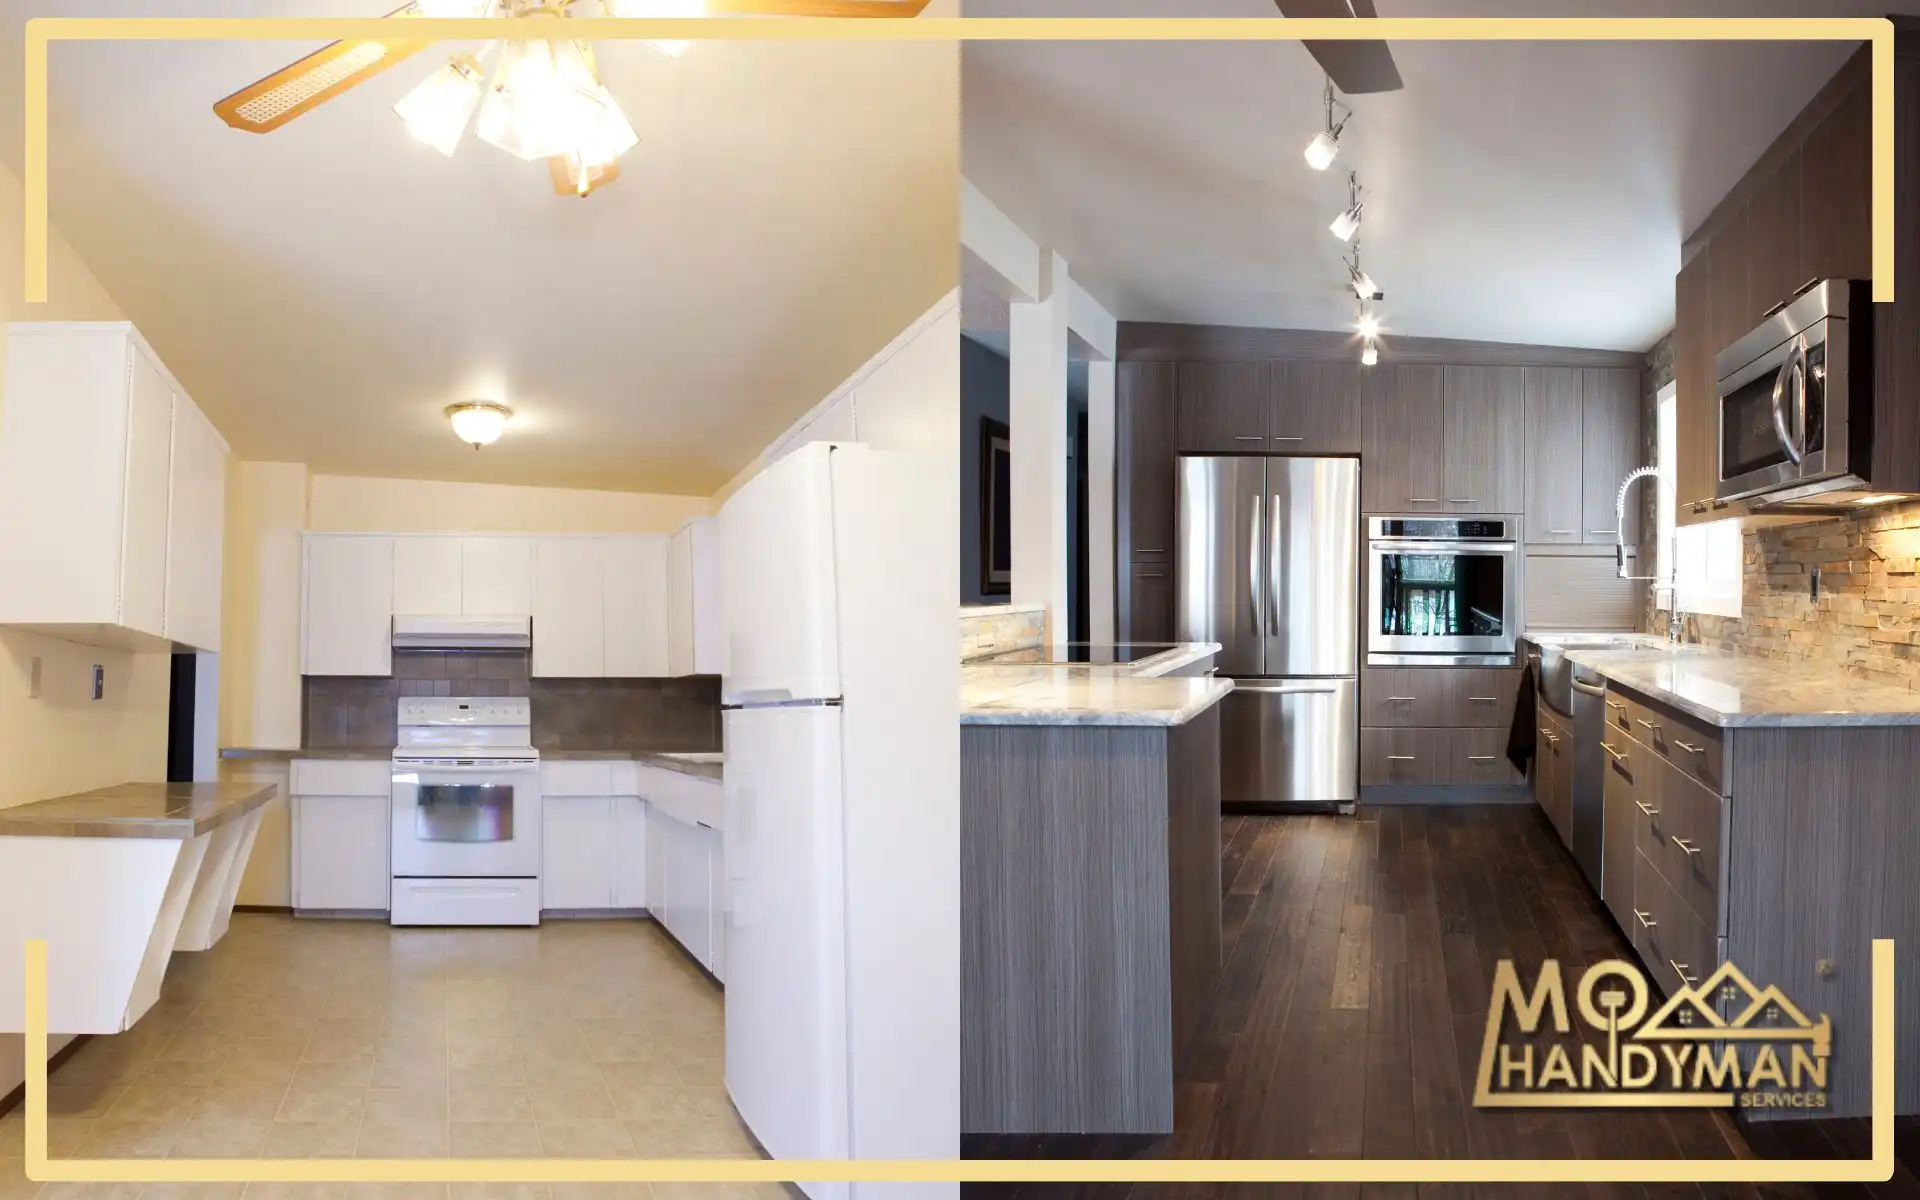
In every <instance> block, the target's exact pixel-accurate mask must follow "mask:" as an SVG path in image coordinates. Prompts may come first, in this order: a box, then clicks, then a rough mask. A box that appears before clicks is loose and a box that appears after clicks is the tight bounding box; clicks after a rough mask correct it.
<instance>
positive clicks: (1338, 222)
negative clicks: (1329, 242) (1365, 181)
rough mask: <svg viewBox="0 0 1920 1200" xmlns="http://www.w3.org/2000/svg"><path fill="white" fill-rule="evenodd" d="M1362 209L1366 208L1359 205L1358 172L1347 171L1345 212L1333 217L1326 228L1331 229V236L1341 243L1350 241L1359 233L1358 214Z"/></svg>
mask: <svg viewBox="0 0 1920 1200" xmlns="http://www.w3.org/2000/svg"><path fill="white" fill-rule="evenodd" d="M1364 207H1366V206H1365V205H1363V204H1361V203H1360V175H1359V172H1357V171H1348V172H1347V207H1346V211H1344V212H1342V213H1341V214H1340V215H1339V216H1337V217H1335V218H1334V219H1333V224H1331V225H1329V226H1327V228H1328V229H1331V230H1332V231H1333V236H1335V237H1337V238H1339V239H1340V240H1341V241H1343V242H1350V241H1352V240H1353V235H1354V234H1356V233H1359V232H1360V213H1361V209H1363V208H1364Z"/></svg>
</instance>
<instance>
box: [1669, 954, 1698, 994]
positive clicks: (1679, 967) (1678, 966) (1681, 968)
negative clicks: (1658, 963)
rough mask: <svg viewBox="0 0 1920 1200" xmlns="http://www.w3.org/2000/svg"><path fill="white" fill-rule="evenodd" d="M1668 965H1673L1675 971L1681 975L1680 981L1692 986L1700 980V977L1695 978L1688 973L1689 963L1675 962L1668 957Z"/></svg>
mask: <svg viewBox="0 0 1920 1200" xmlns="http://www.w3.org/2000/svg"><path fill="white" fill-rule="evenodd" d="M1667 965H1668V966H1670V967H1672V968H1673V973H1674V974H1675V975H1678V976H1679V977H1680V982H1681V983H1684V984H1686V985H1687V986H1688V987H1692V986H1693V985H1694V984H1696V983H1699V982H1700V981H1699V980H1698V979H1695V978H1694V977H1693V976H1691V975H1689V974H1687V964H1685V963H1679V962H1675V961H1673V960H1672V959H1668V960H1667Z"/></svg>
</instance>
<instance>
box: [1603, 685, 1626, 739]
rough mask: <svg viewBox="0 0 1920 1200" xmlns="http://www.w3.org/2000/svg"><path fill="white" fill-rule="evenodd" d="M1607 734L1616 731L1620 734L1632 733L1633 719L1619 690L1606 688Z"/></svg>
mask: <svg viewBox="0 0 1920 1200" xmlns="http://www.w3.org/2000/svg"><path fill="white" fill-rule="evenodd" d="M1606 703H1607V732H1608V733H1609V734H1611V733H1613V732H1614V731H1615V730H1618V731H1619V732H1621V733H1632V732H1633V717H1632V715H1631V713H1630V711H1629V710H1628V708H1627V697H1626V695H1625V693H1623V692H1621V691H1620V689H1619V688H1616V687H1608V688H1607V700H1606Z"/></svg>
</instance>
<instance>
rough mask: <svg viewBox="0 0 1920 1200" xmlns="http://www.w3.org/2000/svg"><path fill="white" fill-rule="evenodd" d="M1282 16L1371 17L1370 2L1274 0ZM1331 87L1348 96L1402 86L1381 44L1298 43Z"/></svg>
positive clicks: (1390, 55)
mask: <svg viewBox="0 0 1920 1200" xmlns="http://www.w3.org/2000/svg"><path fill="white" fill-rule="evenodd" d="M1274 4H1275V6H1276V7H1278V8H1279V9H1280V15H1282V16H1286V17H1371V16H1373V15H1375V14H1374V8H1373V0H1274ZM1300 44H1301V45H1303V46H1305V47H1306V48H1307V53H1308V54H1311V55H1313V57H1314V60H1315V61H1316V62H1318V63H1319V64H1320V67H1321V69H1322V70H1324V71H1326V73H1327V76H1328V78H1330V79H1332V80H1333V86H1335V87H1337V88H1339V89H1340V90H1341V91H1343V92H1345V93H1347V94H1348V95H1350V96H1360V95H1365V94H1366V93H1368V92H1397V91H1399V90H1400V88H1401V86H1402V84H1401V81H1400V70H1399V68H1397V67H1395V66H1394V65H1393V54H1392V53H1391V52H1390V51H1388V49H1387V44H1386V43H1385V42H1381V41H1365V42H1301V43H1300Z"/></svg>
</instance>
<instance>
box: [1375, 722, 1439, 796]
mask: <svg viewBox="0 0 1920 1200" xmlns="http://www.w3.org/2000/svg"><path fill="white" fill-rule="evenodd" d="M1452 732H1453V731H1452V730H1448V729H1362V730H1361V731H1360V782H1361V783H1364V784H1436V783H1446V782H1447V780H1448V755H1449V750H1450V748H1449V746H1448V741H1449V737H1450V735H1451V734H1452Z"/></svg>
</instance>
